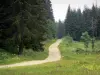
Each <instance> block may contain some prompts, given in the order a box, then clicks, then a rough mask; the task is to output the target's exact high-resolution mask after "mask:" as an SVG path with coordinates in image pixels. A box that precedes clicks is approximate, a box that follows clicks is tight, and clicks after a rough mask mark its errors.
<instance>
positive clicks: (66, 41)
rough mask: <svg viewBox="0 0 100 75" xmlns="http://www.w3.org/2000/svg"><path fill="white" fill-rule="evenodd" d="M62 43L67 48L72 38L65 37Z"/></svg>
mask: <svg viewBox="0 0 100 75" xmlns="http://www.w3.org/2000/svg"><path fill="white" fill-rule="evenodd" d="M64 42H65V44H66V45H67V46H69V45H71V44H72V42H73V38H72V37H70V36H66V37H65V38H64Z"/></svg>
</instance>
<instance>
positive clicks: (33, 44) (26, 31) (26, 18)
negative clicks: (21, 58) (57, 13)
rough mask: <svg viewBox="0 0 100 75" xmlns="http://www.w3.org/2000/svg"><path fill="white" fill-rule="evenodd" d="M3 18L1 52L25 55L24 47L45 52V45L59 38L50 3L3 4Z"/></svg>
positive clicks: (28, 0) (0, 9)
mask: <svg viewBox="0 0 100 75" xmlns="http://www.w3.org/2000/svg"><path fill="white" fill-rule="evenodd" d="M0 14H2V15H0V48H3V49H8V51H9V52H14V53H16V52H17V53H18V54H22V52H23V48H24V47H25V48H28V49H29V48H31V49H33V50H35V51H40V50H41V51H43V44H42V43H41V42H43V41H45V40H47V39H48V38H52V37H55V34H56V32H55V29H56V28H55V22H54V17H53V12H52V5H51V1H50V0H48V1H44V0H34V1H33V0H10V1H6V0H4V1H0ZM46 35H48V37H46V38H45V37H44V36H46ZM5 46H6V47H5Z"/></svg>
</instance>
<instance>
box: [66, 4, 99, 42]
mask: <svg viewBox="0 0 100 75" xmlns="http://www.w3.org/2000/svg"><path fill="white" fill-rule="evenodd" d="M64 25H65V35H70V36H71V37H73V39H74V40H77V41H78V40H80V37H81V35H82V33H83V32H85V31H87V32H88V33H89V35H90V36H91V37H96V38H100V8H99V7H97V6H95V5H93V6H92V8H91V9H90V8H88V7H87V6H85V8H84V10H83V11H81V9H77V10H74V9H71V7H70V5H69V6H68V11H67V15H66V19H65V21H64Z"/></svg>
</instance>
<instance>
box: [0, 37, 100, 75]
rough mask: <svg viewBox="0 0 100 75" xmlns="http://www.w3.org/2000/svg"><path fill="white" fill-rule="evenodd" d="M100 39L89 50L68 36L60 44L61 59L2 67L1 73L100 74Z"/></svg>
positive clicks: (34, 74) (41, 74)
mask: <svg viewBox="0 0 100 75" xmlns="http://www.w3.org/2000/svg"><path fill="white" fill-rule="evenodd" d="M99 45H100V41H99V40H98V41H97V42H96V44H95V46H96V47H95V50H96V51H95V52H93V51H92V48H91V44H90V43H89V48H88V50H87V52H86V51H85V50H86V49H85V47H84V43H83V42H77V41H73V40H72V38H71V37H69V36H67V37H65V38H64V39H63V41H62V43H61V44H60V45H59V48H60V51H61V54H62V58H61V60H60V61H57V62H53V63H46V64H42V65H35V66H27V67H15V68H8V69H0V75H8V74H10V75H100V60H99V57H100V54H99V53H98V52H99V49H100V46H99Z"/></svg>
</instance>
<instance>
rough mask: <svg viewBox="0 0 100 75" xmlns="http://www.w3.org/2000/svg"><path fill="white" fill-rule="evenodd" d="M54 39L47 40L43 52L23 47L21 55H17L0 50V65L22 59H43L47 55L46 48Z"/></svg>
mask: <svg viewBox="0 0 100 75" xmlns="http://www.w3.org/2000/svg"><path fill="white" fill-rule="evenodd" d="M55 41H56V40H55V39H54V40H48V41H46V42H45V45H44V49H45V50H44V52H36V51H33V50H32V49H28V50H26V49H24V52H23V55H21V56H18V55H16V54H11V53H8V52H6V51H4V50H0V65H3V64H12V63H18V62H22V61H30V60H43V59H45V58H46V57H47V56H48V48H49V46H50V45H51V44H52V43H54V42H55Z"/></svg>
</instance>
